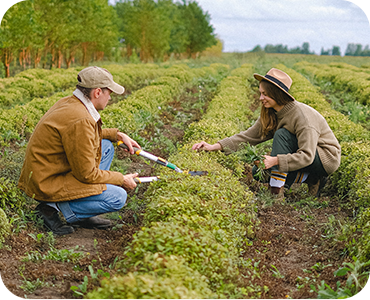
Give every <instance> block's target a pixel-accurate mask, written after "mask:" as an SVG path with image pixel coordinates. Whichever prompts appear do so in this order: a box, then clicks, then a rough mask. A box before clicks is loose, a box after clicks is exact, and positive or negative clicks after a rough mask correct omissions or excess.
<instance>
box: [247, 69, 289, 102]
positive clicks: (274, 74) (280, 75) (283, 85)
mask: <svg viewBox="0 0 370 300" xmlns="http://www.w3.org/2000/svg"><path fill="white" fill-rule="evenodd" d="M253 76H254V78H256V79H257V80H258V81H261V80H262V79H265V80H267V81H269V82H271V83H272V84H274V85H275V86H277V87H278V88H279V89H281V90H282V91H283V92H285V93H286V94H287V95H288V96H289V97H290V98H292V100H295V99H294V97H293V96H292V95H291V94H289V89H290V87H291V86H292V82H293V80H292V78H290V76H289V75H288V74H287V73H285V72H283V71H281V70H279V69H275V68H272V69H271V70H270V71H268V72H267V74H266V76H262V75H259V74H256V73H255V74H253Z"/></svg>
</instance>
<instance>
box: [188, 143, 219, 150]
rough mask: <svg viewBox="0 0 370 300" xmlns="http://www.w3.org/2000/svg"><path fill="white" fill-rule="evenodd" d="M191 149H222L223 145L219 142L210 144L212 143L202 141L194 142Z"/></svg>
mask: <svg viewBox="0 0 370 300" xmlns="http://www.w3.org/2000/svg"><path fill="white" fill-rule="evenodd" d="M191 149H192V150H196V151H199V150H206V151H216V150H221V149H222V147H221V145H220V144H219V143H216V144H213V145H210V144H208V143H206V142H204V141H202V142H200V143H197V144H194V145H193V147H191Z"/></svg>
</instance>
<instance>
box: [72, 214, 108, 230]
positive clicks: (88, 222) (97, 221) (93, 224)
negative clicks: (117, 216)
mask: <svg viewBox="0 0 370 300" xmlns="http://www.w3.org/2000/svg"><path fill="white" fill-rule="evenodd" d="M70 225H72V226H74V227H82V228H88V229H94V228H96V229H107V228H109V227H111V226H112V223H111V221H109V220H107V219H104V218H99V217H98V216H95V217H91V218H86V219H83V220H81V221H77V222H74V223H70Z"/></svg>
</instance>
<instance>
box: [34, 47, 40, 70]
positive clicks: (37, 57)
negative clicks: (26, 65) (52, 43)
mask: <svg viewBox="0 0 370 300" xmlns="http://www.w3.org/2000/svg"><path fill="white" fill-rule="evenodd" d="M41 56H42V51H40V49H37V50H36V54H35V58H34V62H33V63H34V65H33V67H34V68H35V69H36V68H37V67H38V65H39V63H40V61H41Z"/></svg>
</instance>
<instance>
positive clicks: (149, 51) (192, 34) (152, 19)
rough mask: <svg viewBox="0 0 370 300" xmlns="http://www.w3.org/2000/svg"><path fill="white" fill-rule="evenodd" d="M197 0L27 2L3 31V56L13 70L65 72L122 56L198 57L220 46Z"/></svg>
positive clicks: (13, 13)
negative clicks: (72, 64) (59, 69)
mask: <svg viewBox="0 0 370 300" xmlns="http://www.w3.org/2000/svg"><path fill="white" fill-rule="evenodd" d="M213 31H214V28H213V27H212V26H211V25H210V16H209V15H208V13H205V12H203V10H202V8H201V7H200V6H199V5H198V4H197V3H196V2H194V1H191V0H182V1H180V2H179V1H177V2H174V1H173V0H157V1H155V0H121V1H120V2H118V3H116V4H115V5H110V4H109V3H108V0H78V1H76V0H27V1H22V2H19V3H17V4H15V5H14V6H12V7H11V8H10V9H9V10H8V11H7V12H6V14H5V15H4V17H3V19H2V22H1V27H0V57H1V62H2V64H3V66H4V70H5V76H6V77H9V76H10V66H11V64H12V66H18V67H20V68H21V69H26V68H31V67H33V68H37V67H43V68H61V67H62V65H63V66H65V67H67V68H68V67H69V66H70V65H71V63H75V64H78V65H88V64H89V62H90V61H92V60H94V61H96V60H102V59H103V58H104V57H107V58H109V59H115V58H116V59H117V58H119V57H121V56H122V55H123V56H125V57H127V58H129V59H131V60H139V59H140V60H141V61H143V62H150V61H161V60H165V59H167V58H169V57H170V56H171V55H172V56H175V57H183V56H186V57H196V56H197V55H198V53H199V52H202V51H203V50H205V49H206V48H208V47H211V46H213V45H216V44H217V42H219V41H218V40H217V39H216V37H215V34H214V33H213Z"/></svg>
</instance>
